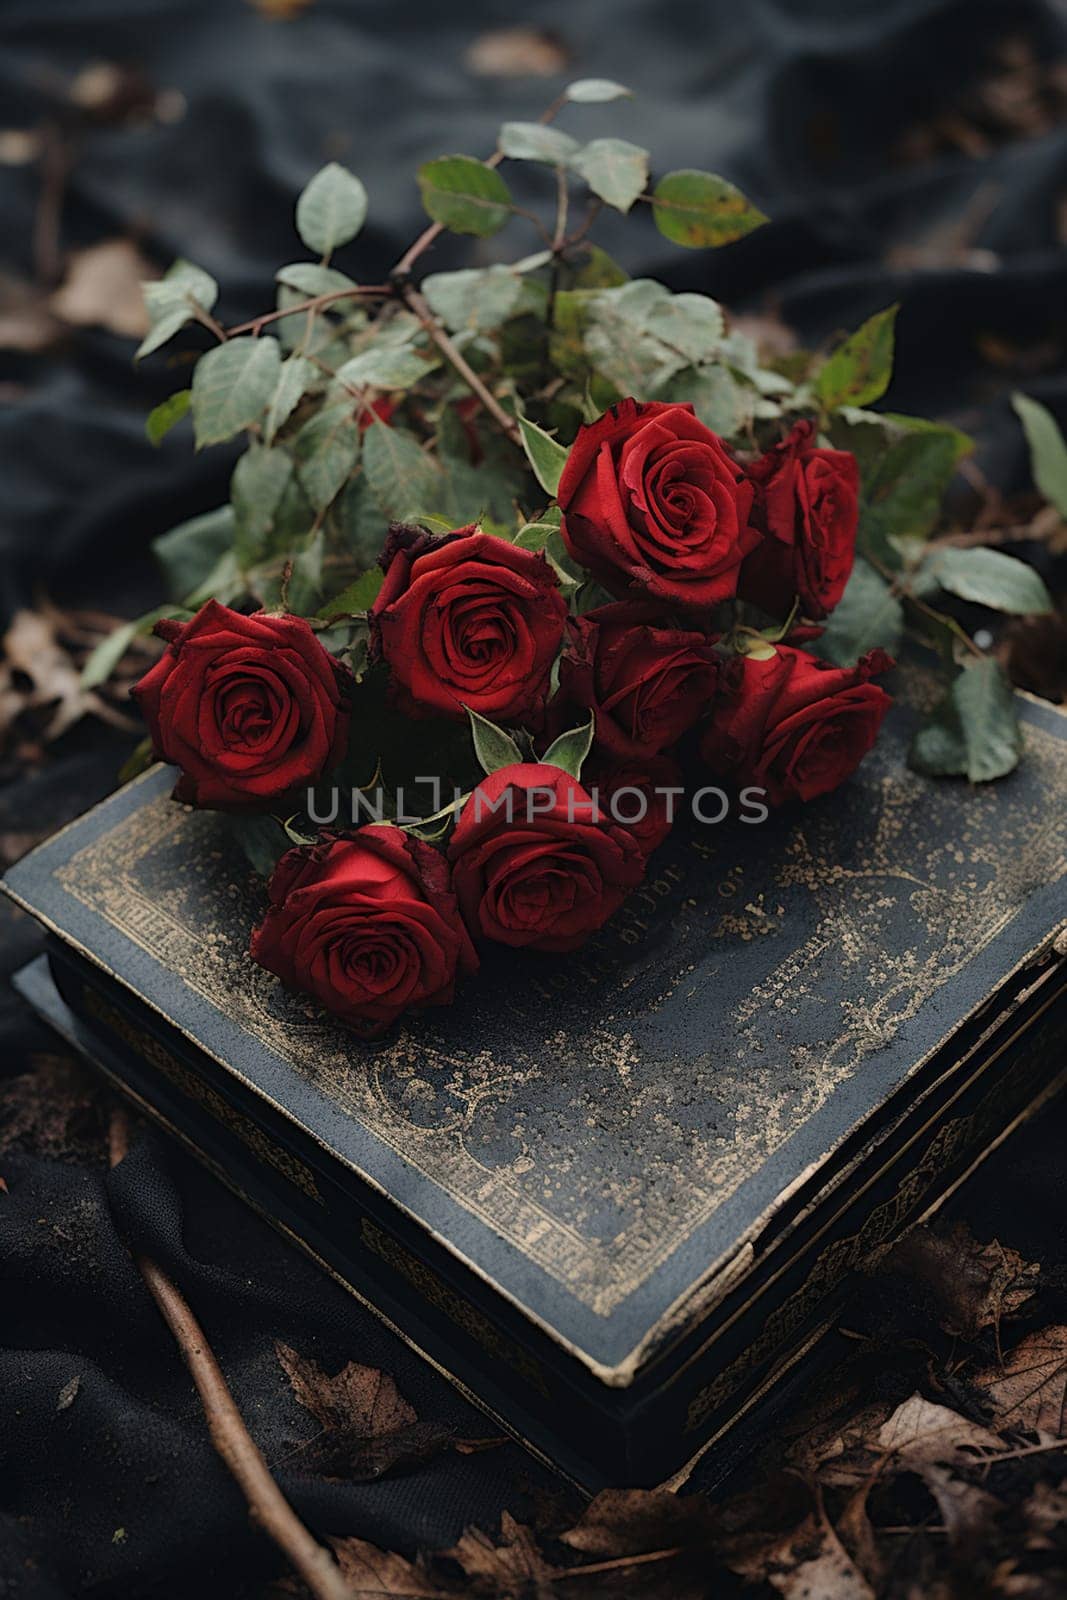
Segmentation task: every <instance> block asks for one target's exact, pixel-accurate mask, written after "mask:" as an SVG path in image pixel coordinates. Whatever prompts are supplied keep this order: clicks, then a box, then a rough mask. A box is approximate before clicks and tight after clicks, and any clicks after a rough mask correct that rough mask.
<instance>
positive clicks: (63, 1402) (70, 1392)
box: [56, 1372, 82, 1411]
mask: <svg viewBox="0 0 1067 1600" xmlns="http://www.w3.org/2000/svg"><path fill="white" fill-rule="evenodd" d="M81 1386H82V1380H81V1375H80V1373H77V1372H76V1373H75V1374H74V1376H73V1378H71V1380H70V1382H69V1383H65V1384H64V1385H63V1387H62V1389H60V1391H59V1396H58V1398H57V1400H56V1410H57V1411H66V1409H67V1407H68V1406H72V1405H73V1404H74V1402H75V1400H76V1399H77V1397H78V1390H79V1389H80V1388H81Z"/></svg>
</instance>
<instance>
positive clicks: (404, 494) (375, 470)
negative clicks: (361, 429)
mask: <svg viewBox="0 0 1067 1600" xmlns="http://www.w3.org/2000/svg"><path fill="white" fill-rule="evenodd" d="M363 470H364V472H365V473H366V476H367V482H368V484H369V485H370V490H371V493H372V494H373V495H374V498H375V499H376V500H377V502H378V504H379V506H380V507H381V509H382V511H383V512H384V513H385V515H386V517H389V518H392V519H394V520H396V521H403V520H404V519H405V518H408V517H411V516H412V515H413V514H415V513H417V512H419V511H433V510H437V509H438V508H439V504H440V500H441V497H442V494H443V492H444V474H443V473H442V471H441V469H440V467H439V466H438V465H437V463H436V462H435V461H434V460H433V459H432V457H430V456H429V455H427V453H426V451H425V450H423V449H421V448H420V446H419V442H418V440H417V439H416V438H415V437H414V435H413V434H410V433H407V432H406V431H405V430H404V429H403V428H393V427H386V426H385V424H384V423H382V422H377V421H376V422H374V423H373V424H372V425H371V427H369V428H368V429H367V433H366V437H365V438H364V441H363Z"/></svg>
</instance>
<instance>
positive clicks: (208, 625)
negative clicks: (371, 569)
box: [133, 600, 352, 811]
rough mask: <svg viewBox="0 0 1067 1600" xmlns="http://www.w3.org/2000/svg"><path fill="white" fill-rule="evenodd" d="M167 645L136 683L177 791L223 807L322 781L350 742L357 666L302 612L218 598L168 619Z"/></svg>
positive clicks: (160, 626) (162, 625)
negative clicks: (337, 655) (176, 774)
mask: <svg viewBox="0 0 1067 1600" xmlns="http://www.w3.org/2000/svg"><path fill="white" fill-rule="evenodd" d="M156 632H157V633H158V634H159V635H160V636H161V637H162V638H164V639H166V640H167V641H168V643H167V649H166V650H165V652H164V653H163V655H162V656H161V657H160V659H159V660H158V661H157V662H156V664H155V666H154V667H152V668H151V670H150V671H148V672H147V673H146V674H145V676H144V677H143V678H142V679H141V681H140V683H139V684H138V685H137V686H136V688H135V689H134V690H133V694H134V696H135V698H136V700H137V701H138V704H139V705H140V708H141V711H142V713H143V715H144V719H145V721H146V722H147V723H148V728H149V731H150V733H151V735H152V745H153V749H154V751H155V754H156V756H157V757H159V758H160V759H161V760H163V761H170V762H173V763H174V765H175V766H178V767H180V768H181V769H182V776H181V778H180V780H179V782H178V786H177V788H176V789H175V791H174V794H175V798H176V799H178V800H184V801H186V802H188V803H189V804H191V805H197V806H204V807H207V808H211V809H214V810H220V811H236V810H243V809H248V808H254V807H256V806H259V807H262V806H263V805H265V804H266V803H267V802H269V801H272V800H276V799H278V798H279V797H280V796H282V795H285V794H288V793H289V791H290V790H293V789H296V788H298V787H299V786H300V785H302V784H308V783H314V782H316V781H317V780H318V779H319V778H321V777H322V775H323V773H324V772H328V771H329V770H330V769H331V767H335V766H336V765H337V763H338V762H339V761H340V760H341V758H342V756H343V755H344V753H345V748H346V745H347V742H348V718H349V711H348V703H349V693H350V685H351V682H352V679H351V674H350V673H349V672H348V670H347V669H346V668H344V667H342V666H341V663H340V662H339V661H337V660H335V659H334V657H333V656H331V655H330V653H329V651H328V650H324V649H323V647H322V645H321V644H320V643H319V641H318V640H317V639H316V637H315V635H314V633H313V632H312V631H311V629H310V628H309V627H308V625H307V623H306V622H305V621H304V620H303V619H302V618H301V617H288V616H281V617H275V616H268V615H267V614H266V613H265V612H257V613H256V614H255V615H254V616H251V617H245V616H242V615H241V613H240V612H238V611H231V610H230V609H229V607H228V606H220V605H219V603H218V601H216V600H209V601H208V602H207V604H206V605H205V606H202V607H201V609H200V610H199V611H198V612H197V614H196V616H195V617H193V619H192V621H191V622H158V623H157V624H156Z"/></svg>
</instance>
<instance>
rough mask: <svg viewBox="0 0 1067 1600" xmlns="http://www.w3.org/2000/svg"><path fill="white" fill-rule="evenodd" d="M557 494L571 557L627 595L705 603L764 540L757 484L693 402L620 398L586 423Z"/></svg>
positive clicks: (722, 591)
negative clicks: (754, 508)
mask: <svg viewBox="0 0 1067 1600" xmlns="http://www.w3.org/2000/svg"><path fill="white" fill-rule="evenodd" d="M557 499H558V500H559V504H560V507H561V509H562V512H563V538H564V541H565V543H566V545H567V548H568V550H569V551H570V553H571V555H572V556H573V557H574V559H575V560H576V561H579V562H581V564H582V565H583V566H585V567H588V569H589V571H590V572H591V573H593V575H594V576H595V577H596V578H598V579H599V580H600V582H601V583H603V584H604V586H605V588H607V589H610V590H611V592H612V593H613V594H617V595H620V596H628V597H631V598H632V597H634V596H635V595H638V596H640V595H651V596H652V597H654V598H655V599H657V600H660V601H663V602H665V603H666V604H667V605H670V606H681V607H688V608H695V609H700V610H703V609H706V608H707V607H708V606H713V605H715V604H716V603H717V602H718V601H720V600H728V599H730V597H731V596H732V595H733V593H734V591H735V590H736V588H737V576H738V572H739V570H740V567H741V563H742V561H743V560H744V558H745V557H746V556H747V555H748V554H749V552H750V551H751V550H752V549H753V548H754V547H755V545H756V544H757V543H758V541H759V535H758V533H757V532H756V531H755V530H754V529H752V528H750V527H749V524H748V513H749V507H750V506H751V503H752V486H751V484H750V483H749V482H748V481H747V479H746V478H745V476H744V474H743V472H742V469H741V467H740V466H739V465H738V463H737V462H736V461H735V460H734V458H733V456H732V455H731V454H730V452H729V450H728V449H727V448H726V446H725V444H724V443H723V442H722V440H721V439H720V438H719V437H718V435H717V434H714V433H712V431H711V429H710V428H706V427H705V426H704V424H703V423H702V422H699V421H698V420H697V418H696V417H695V416H694V415H693V408H692V406H689V405H667V404H665V403H663V402H662V401H656V400H653V401H649V402H647V403H646V404H639V403H638V401H636V400H621V401H620V402H619V404H618V405H615V406H612V407H611V409H610V410H609V411H606V412H605V413H604V415H603V416H602V417H601V418H600V419H599V420H598V421H597V422H594V423H593V424H592V425H591V426H589V427H584V428H581V429H580V430H579V432H578V437H577V439H575V441H574V444H573V445H572V446H571V450H570V454H569V455H568V457H567V464H566V466H565V467H564V469H563V476H562V477H561V478H560V483H559V490H558V493H557Z"/></svg>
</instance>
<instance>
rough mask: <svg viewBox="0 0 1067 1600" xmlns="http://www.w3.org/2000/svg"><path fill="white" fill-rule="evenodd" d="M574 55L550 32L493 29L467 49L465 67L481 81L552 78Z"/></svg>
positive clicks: (545, 29)
mask: <svg viewBox="0 0 1067 1600" xmlns="http://www.w3.org/2000/svg"><path fill="white" fill-rule="evenodd" d="M570 59H571V53H570V51H569V50H568V48H567V46H566V45H565V44H564V43H563V40H562V39H561V38H560V37H559V35H558V34H556V33H553V32H551V31H550V30H549V29H548V28H529V27H521V26H519V27H515V28H493V29H491V30H490V32H488V33H482V34H479V35H478V37H477V39H475V40H473V41H472V42H471V44H469V45H468V46H467V49H466V51H465V52H464V56H463V64H464V66H465V67H466V68H467V71H468V72H473V73H474V74H475V75H476V76H477V77H479V78H551V77H553V76H554V74H555V73H557V72H562V71H563V70H564V68H565V67H566V66H567V65H568V63H569V62H570Z"/></svg>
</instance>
